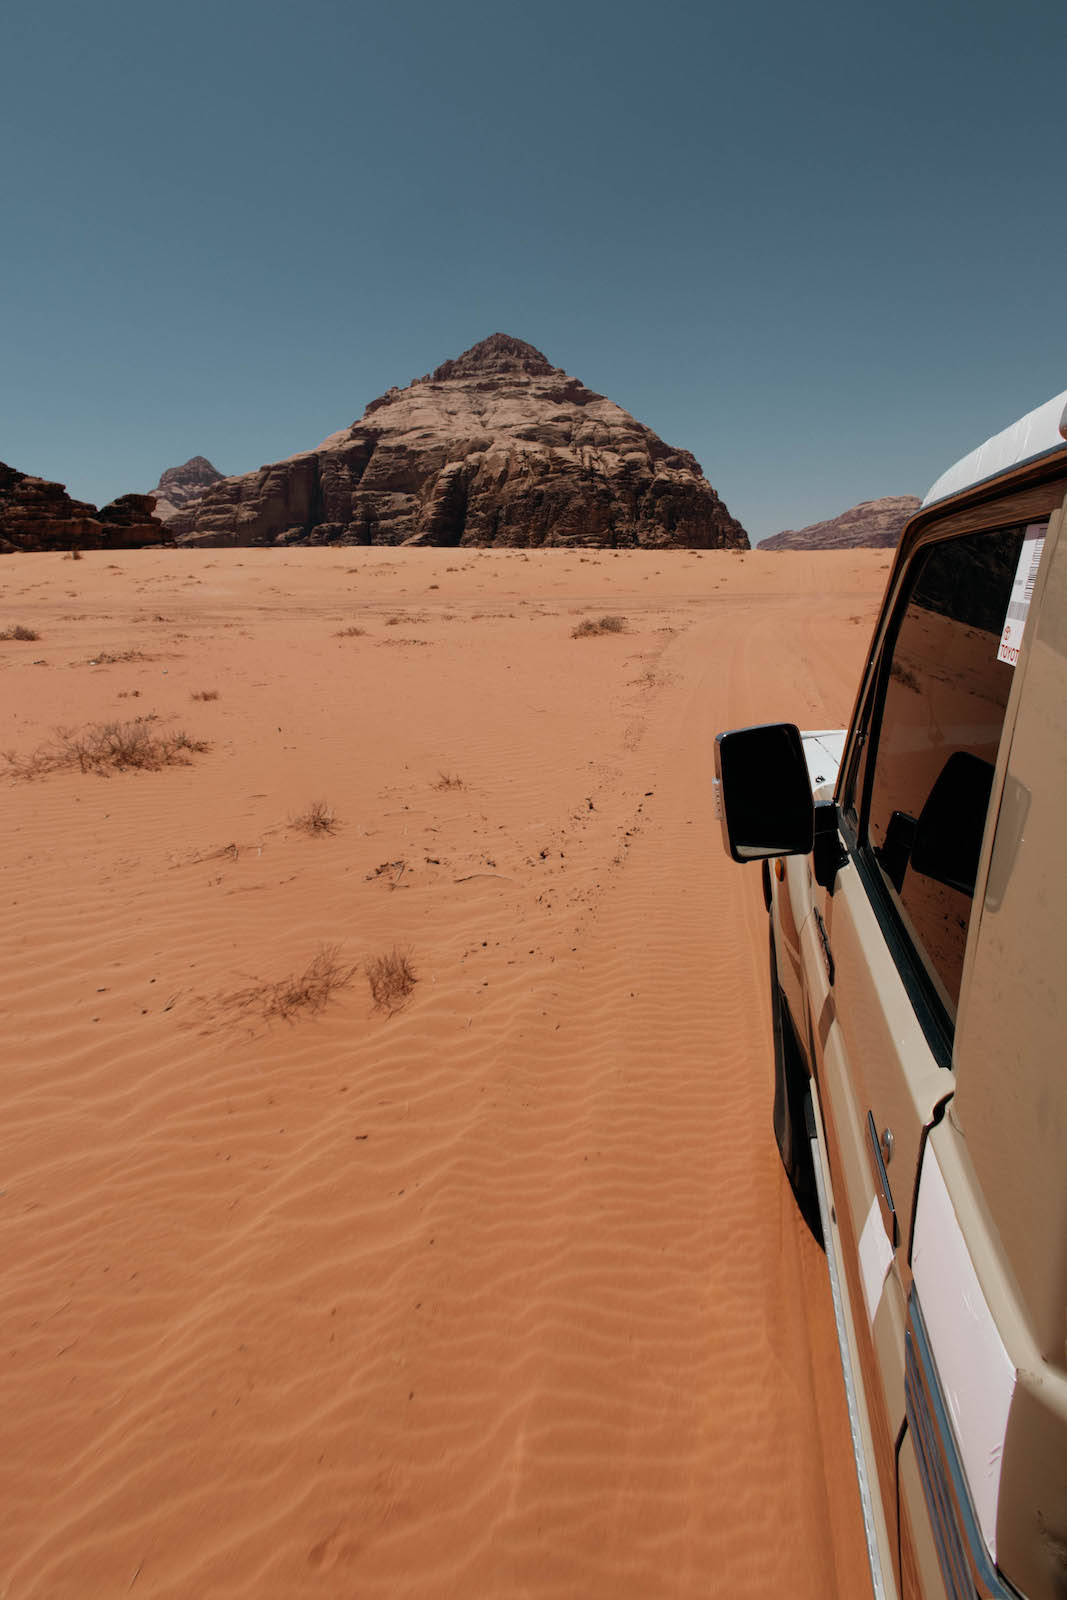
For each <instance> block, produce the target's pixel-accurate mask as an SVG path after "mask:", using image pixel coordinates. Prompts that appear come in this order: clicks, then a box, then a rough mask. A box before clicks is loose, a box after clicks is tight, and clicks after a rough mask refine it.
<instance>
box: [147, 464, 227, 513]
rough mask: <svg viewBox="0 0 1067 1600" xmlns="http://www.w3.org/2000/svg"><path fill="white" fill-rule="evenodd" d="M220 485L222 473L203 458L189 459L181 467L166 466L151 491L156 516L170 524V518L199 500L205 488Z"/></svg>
mask: <svg viewBox="0 0 1067 1600" xmlns="http://www.w3.org/2000/svg"><path fill="white" fill-rule="evenodd" d="M221 482H222V473H221V472H220V471H219V470H218V468H217V467H213V466H212V464H211V462H210V461H209V460H208V459H207V457H206V456H190V457H189V460H188V461H186V462H184V463H183V465H182V466H180V467H168V468H167V470H166V472H164V473H163V474H162V475H161V476H160V480H159V482H158V483H157V484H156V486H155V488H154V489H153V490H152V491H151V493H152V494H153V495H154V497H155V502H156V516H157V517H158V518H159V519H160V521H161V522H163V523H167V522H170V520H171V518H172V517H176V516H177V515H178V513H179V512H180V511H187V510H188V509H189V507H190V506H191V505H192V504H193V502H194V501H196V500H199V499H200V496H201V495H202V494H203V493H204V490H205V489H210V488H211V486H212V484H215V483H221Z"/></svg>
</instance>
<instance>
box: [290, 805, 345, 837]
mask: <svg viewBox="0 0 1067 1600" xmlns="http://www.w3.org/2000/svg"><path fill="white" fill-rule="evenodd" d="M289 826H290V827H291V828H300V829H302V831H303V832H304V833H310V834H312V835H313V836H316V835H318V834H323V833H336V831H337V817H336V816H335V814H334V809H333V807H332V806H328V805H327V804H326V802H325V800H313V801H312V802H311V804H310V805H309V806H308V808H307V810H306V811H301V812H300V813H299V815H298V816H295V817H290V818H289Z"/></svg>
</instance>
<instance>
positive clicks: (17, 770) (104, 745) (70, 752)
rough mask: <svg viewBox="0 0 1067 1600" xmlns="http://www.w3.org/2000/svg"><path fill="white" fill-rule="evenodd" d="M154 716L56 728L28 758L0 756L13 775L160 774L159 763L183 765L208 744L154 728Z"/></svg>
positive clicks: (180, 732) (204, 749)
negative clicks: (51, 735) (130, 720)
mask: <svg viewBox="0 0 1067 1600" xmlns="http://www.w3.org/2000/svg"><path fill="white" fill-rule="evenodd" d="M157 721H158V718H156V717H155V716H154V715H149V716H146V717H135V718H134V719H133V721H132V722H95V723H93V724H92V725H91V726H90V727H88V728H83V729H82V730H81V731H80V732H77V731H75V730H73V729H70V728H57V729H56V730H55V735H54V737H53V738H52V740H51V741H50V742H49V743H47V744H43V745H39V746H38V748H37V749H36V750H34V751H33V752H32V753H31V754H30V755H28V756H19V755H15V754H14V753H13V752H12V751H5V752H4V753H3V759H4V760H5V761H6V762H7V764H8V769H9V771H10V773H11V775H12V777H14V778H43V777H45V776H46V775H47V774H48V773H50V772H74V771H77V772H96V773H99V774H100V775H101V776H102V777H105V778H106V777H109V776H110V775H111V773H112V772H130V771H141V772H158V771H159V770H160V768H162V767H187V766H188V765H189V757H190V756H191V755H203V754H204V752H205V751H207V750H210V748H211V746H210V745H209V744H207V743H206V742H205V741H204V740H203V739H191V738H190V737H189V735H188V734H187V733H185V732H184V730H181V729H179V730H176V731H174V732H170V731H168V730H163V729H159V728H156V727H154V726H153V724H154V723H156V722H157Z"/></svg>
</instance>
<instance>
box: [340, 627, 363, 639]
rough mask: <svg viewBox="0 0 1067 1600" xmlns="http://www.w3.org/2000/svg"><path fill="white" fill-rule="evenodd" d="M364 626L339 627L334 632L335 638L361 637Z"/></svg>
mask: <svg viewBox="0 0 1067 1600" xmlns="http://www.w3.org/2000/svg"><path fill="white" fill-rule="evenodd" d="M366 631H367V630H366V628H339V629H338V630H337V632H336V633H335V634H334V638H335V639H362V638H363V636H364V634H365V633H366Z"/></svg>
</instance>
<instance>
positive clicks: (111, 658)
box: [89, 650, 152, 667]
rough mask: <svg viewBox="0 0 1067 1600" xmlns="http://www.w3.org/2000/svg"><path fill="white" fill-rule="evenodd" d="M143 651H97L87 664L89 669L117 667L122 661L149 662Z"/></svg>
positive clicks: (149, 657) (148, 657) (149, 659)
mask: <svg viewBox="0 0 1067 1600" xmlns="http://www.w3.org/2000/svg"><path fill="white" fill-rule="evenodd" d="M151 659H152V657H151V656H146V655H145V653H144V651H143V650H98V651H97V653H96V655H95V656H93V658H92V660H91V661H90V662H89V665H90V666H91V667H117V666H119V665H121V663H122V662H124V661H151Z"/></svg>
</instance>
